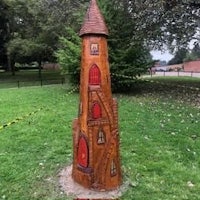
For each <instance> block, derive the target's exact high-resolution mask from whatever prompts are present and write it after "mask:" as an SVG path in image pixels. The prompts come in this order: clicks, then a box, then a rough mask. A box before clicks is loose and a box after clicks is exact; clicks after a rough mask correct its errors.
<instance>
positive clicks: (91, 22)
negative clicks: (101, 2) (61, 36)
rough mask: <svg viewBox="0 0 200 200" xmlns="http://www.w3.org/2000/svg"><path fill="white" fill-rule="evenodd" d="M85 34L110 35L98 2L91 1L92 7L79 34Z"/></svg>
mask: <svg viewBox="0 0 200 200" xmlns="http://www.w3.org/2000/svg"><path fill="white" fill-rule="evenodd" d="M85 34H103V35H108V29H107V26H106V24H105V21H104V18H103V16H102V14H101V11H100V9H99V7H98V5H97V2H96V0H91V2H90V6H89V8H88V10H87V13H86V16H85V20H84V22H83V25H82V27H81V30H80V33H79V35H80V36H82V35H85Z"/></svg>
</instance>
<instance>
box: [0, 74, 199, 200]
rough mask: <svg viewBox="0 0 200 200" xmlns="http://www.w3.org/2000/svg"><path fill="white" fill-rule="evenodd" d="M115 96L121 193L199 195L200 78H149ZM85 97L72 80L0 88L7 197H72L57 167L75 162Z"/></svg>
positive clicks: (139, 197)
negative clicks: (75, 123) (75, 126)
mask: <svg viewBox="0 0 200 200" xmlns="http://www.w3.org/2000/svg"><path fill="white" fill-rule="evenodd" d="M0 88H1V85H0ZM71 91H73V92H71ZM113 96H114V97H116V98H117V99H118V104H119V126H120V138H121V142H120V143H121V144H120V146H121V149H120V152H121V162H122V170H123V178H124V181H128V182H129V188H128V190H127V191H126V192H125V193H124V194H123V196H122V197H121V200H123V199H127V200H130V199H135V200H149V199H152V200H160V199H163V200H172V199H176V200H183V199H184V200H186V199H189V200H196V199H200V194H199V191H200V167H199V165H200V155H199V148H200V79H198V78H185V77H181V78H180V77H176V78H175V77H170V78H167V77H160V78H158V77H156V78H149V79H144V80H142V81H141V82H140V83H137V86H136V87H135V88H133V91H131V92H129V93H128V94H126V93H123V94H119V93H116V94H114V95H113ZM78 99H79V95H78V91H77V90H76V88H74V87H72V86H70V85H69V84H66V83H65V84H56V85H55V84H54V85H44V86H43V87H41V86H40V85H33V86H28V87H20V88H18V87H7V88H6V87H5V84H4V86H3V87H2V88H1V89H0V105H1V109H0V127H2V126H3V128H1V129H0V163H1V164H0V199H9V200H27V199H30V200H31V199H33V200H34V199H38V200H39V199H40V200H41V199H46V200H47V199H48V200H49V199H52V200H53V199H57V200H61V199H72V198H70V197H66V196H65V194H64V193H63V192H62V191H61V190H60V188H59V185H58V174H59V172H60V171H61V170H62V169H63V168H64V167H65V166H67V165H69V164H71V162H72V127H71V125H72V120H73V119H74V118H76V117H77V113H78Z"/></svg>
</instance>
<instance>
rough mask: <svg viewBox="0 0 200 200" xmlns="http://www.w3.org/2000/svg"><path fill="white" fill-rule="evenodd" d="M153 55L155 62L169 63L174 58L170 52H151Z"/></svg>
mask: <svg viewBox="0 0 200 200" xmlns="http://www.w3.org/2000/svg"><path fill="white" fill-rule="evenodd" d="M151 55H152V56H153V59H154V60H165V61H167V62H168V61H169V60H171V59H172V58H173V57H174V56H173V55H172V54H170V53H169V52H168V51H165V52H161V51H157V50H156V51H151Z"/></svg>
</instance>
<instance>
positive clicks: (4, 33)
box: [0, 0, 8, 65]
mask: <svg viewBox="0 0 200 200" xmlns="http://www.w3.org/2000/svg"><path fill="white" fill-rule="evenodd" d="M7 24H8V5H7V4H6V3H5V2H4V1H3V0H1V1H0V65H7V55H6V43H7V41H8V27H7Z"/></svg>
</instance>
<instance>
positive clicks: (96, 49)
mask: <svg viewBox="0 0 200 200" xmlns="http://www.w3.org/2000/svg"><path fill="white" fill-rule="evenodd" d="M90 54H91V55H99V45H98V44H96V43H93V44H91V45H90Z"/></svg>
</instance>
